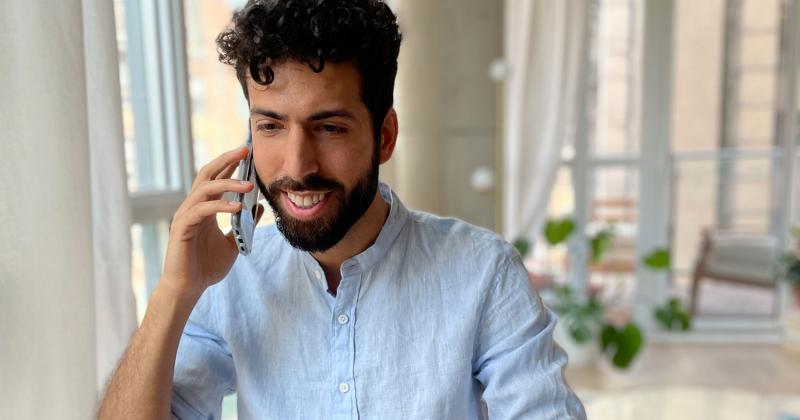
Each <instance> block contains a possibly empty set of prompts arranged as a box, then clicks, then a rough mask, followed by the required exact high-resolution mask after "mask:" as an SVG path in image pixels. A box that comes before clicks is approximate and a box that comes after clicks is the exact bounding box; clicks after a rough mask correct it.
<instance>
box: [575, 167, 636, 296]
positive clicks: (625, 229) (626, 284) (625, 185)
mask: <svg viewBox="0 0 800 420" xmlns="http://www.w3.org/2000/svg"><path fill="white" fill-rule="evenodd" d="M590 188H591V189H590V192H591V196H590V199H589V218H588V226H587V240H589V241H590V244H591V243H592V242H594V243H598V244H600V243H602V240H600V238H602V237H603V235H604V232H610V233H611V235H612V239H611V241H610V245H609V246H608V247H607V249H606V250H605V252H603V253H602V254H598V258H597V259H596V260H595V261H594V262H592V263H591V264H590V267H589V268H590V277H589V285H590V286H592V287H596V288H600V289H601V290H602V293H603V295H605V296H607V297H608V298H610V299H620V300H621V301H622V302H624V303H628V304H629V303H631V301H632V299H633V296H634V290H635V282H634V276H633V274H634V270H635V268H636V236H637V233H638V223H639V176H638V173H637V170H636V167H635V166H630V167H626V166H611V167H602V168H598V169H596V170H595V171H594V176H593V178H592V182H591V187H590ZM599 247H600V248H602V245H599ZM592 248H593V247H592V246H590V247H589V250H590V251H589V252H590V255H591V254H592ZM590 258H591V257H590Z"/></svg>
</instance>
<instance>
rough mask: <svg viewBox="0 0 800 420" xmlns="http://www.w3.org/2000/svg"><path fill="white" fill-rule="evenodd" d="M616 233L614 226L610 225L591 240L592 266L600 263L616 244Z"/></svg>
mask: <svg viewBox="0 0 800 420" xmlns="http://www.w3.org/2000/svg"><path fill="white" fill-rule="evenodd" d="M615 236H616V232H615V230H614V225H609V226H607V227H605V228H603V229H600V231H599V232H597V233H595V234H594V235H592V236H591V237H590V238H589V249H591V250H592V255H591V262H592V264H594V263H597V262H599V261H600V260H601V259H602V258H603V256H604V255H605V254H606V253H607V252H608V250H609V249H611V245H613V244H614V237H615Z"/></svg>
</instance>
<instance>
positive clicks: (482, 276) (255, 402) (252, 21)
mask: <svg viewBox="0 0 800 420" xmlns="http://www.w3.org/2000/svg"><path fill="white" fill-rule="evenodd" d="M400 39H401V37H400V34H399V31H398V27H397V24H396V18H395V16H394V14H393V13H392V12H391V11H390V10H389V8H388V7H387V6H386V5H384V4H383V3H381V2H379V1H378V0H331V1H324V0H300V1H278V0H267V1H250V2H249V3H248V4H247V5H246V6H245V7H244V8H243V9H242V10H241V11H240V12H238V13H236V14H235V15H234V18H233V24H232V26H231V28H230V29H229V30H227V31H226V32H224V33H222V34H221V35H220V36H219V37H218V46H219V51H220V59H221V60H222V61H223V62H225V63H227V64H231V65H233V66H234V67H235V69H236V74H237V76H238V78H239V80H240V81H241V83H242V88H243V91H244V94H245V97H246V98H247V100H248V104H249V107H250V117H251V118H250V124H251V131H252V136H253V156H254V162H255V166H256V170H257V173H258V179H259V181H258V188H260V189H261V192H262V193H263V194H264V196H266V197H267V200H268V201H269V203H270V206H271V207H272V209H273V211H274V213H275V216H276V224H275V225H274V226H271V227H268V228H264V229H260V230H258V231H257V233H256V236H255V241H254V250H253V252H252V253H251V255H249V256H247V257H239V258H237V249H236V246H235V243H234V241H233V239H232V236H231V235H230V234H227V235H226V234H223V233H222V232H221V231H220V229H219V227H218V226H217V224H216V218H215V217H216V215H217V214H218V213H233V212H236V211H238V210H239V208H240V207H239V205H238V204H235V203H230V202H227V201H224V200H222V199H221V197H222V194H223V193H224V192H235V193H238V192H246V191H250V190H251V189H252V188H255V187H256V186H254V185H251V184H249V183H242V182H240V181H236V180H231V179H229V178H230V176H231V174H232V173H233V172H234V171H235V169H236V167H237V165H238V162H239V161H240V160H241V159H243V158H244V157H245V156H246V153H247V151H246V149H237V150H233V151H231V152H228V153H226V154H223V155H222V156H220V157H218V158H217V159H215V160H213V161H212V162H211V163H209V164H208V165H206V166H205V167H204V168H203V169H202V170H200V171H199V173H198V175H197V179H196V180H195V182H194V185H193V187H192V190H191V192H190V193H189V195H188V197H187V198H186V201H184V202H183V204H182V205H181V206H180V208H179V209H178V210H177V212H176V213H175V217H174V219H173V221H172V227H171V231H170V238H169V245H168V250H167V256H166V260H165V266H164V272H163V275H162V279H161V281H160V283H159V285H158V287H157V288H156V290H155V291H154V292H153V296H152V297H151V300H150V304H149V306H148V309H147V314H146V316H145V318H144V321H143V323H142V326H141V328H140V329H139V331H138V332H137V333H136V335H135V337H134V338H133V340H132V343H131V345H130V348H129V349H128V351H127V353H126V355H125V357H124V358H123V360H122V362H121V364H120V367H119V369H118V370H117V372H116V373H115V375H114V378H113V379H112V382H111V384H110V385H109V388H108V391H107V394H106V397H105V399H104V402H103V405H102V407H101V410H100V414H99V417H100V418H103V419H112V418H114V419H118V418H124V419H134V418H142V419H155V418H169V417H170V414H171V415H172V416H173V418H180V419H218V418H219V417H220V405H221V400H222V398H223V396H224V395H226V394H230V393H233V392H237V393H238V413H239V418H242V419H251V418H258V419H261V418H264V419H356V418H361V419H476V418H480V416H481V408H480V400H481V399H484V400H485V401H486V403H487V405H488V413H489V416H490V418H492V419H495V418H496V419H519V418H537V419H538V418H542V419H556V418H559V419H561V418H585V414H584V412H583V407H582V406H581V404H580V402H579V401H578V399H577V398H576V396H575V394H574V393H573V392H572V391H571V390H570V389H569V387H568V386H567V385H566V383H565V382H564V378H563V368H564V366H565V364H566V357H565V355H564V353H563V351H562V350H561V349H559V348H558V347H557V346H556V345H555V344H554V343H553V340H552V332H553V327H554V325H555V318H554V316H553V314H552V313H551V312H550V311H548V310H547V309H546V308H545V307H544V306H543V305H542V303H541V300H540V299H539V297H538V296H537V295H536V293H535V291H533V289H532V288H531V286H530V285H529V283H528V280H527V275H526V272H525V269H524V267H523V266H522V264H521V262H520V258H519V255H518V254H516V252H515V251H514V250H513V248H512V247H511V246H509V245H508V244H507V243H505V242H504V241H502V240H501V239H499V238H498V237H497V236H496V235H494V234H492V233H491V232H488V231H486V230H483V229H479V228H476V227H473V226H470V225H467V224H466V223H464V222H461V221H458V220H454V219H444V218H439V217H436V216H432V215H429V214H425V213H420V212H415V211H410V210H408V209H406V208H405V207H404V206H403V204H402V203H401V202H400V200H399V198H398V197H397V196H396V195H395V194H393V193H392V192H391V190H390V189H389V188H388V186H386V185H383V184H379V182H378V166H379V165H380V164H382V163H384V162H386V161H388V160H389V158H390V157H391V156H392V151H393V150H394V147H395V141H396V139H397V115H396V113H395V111H394V109H392V91H393V88H394V78H395V74H396V71H397V55H398V51H399V47H400Z"/></svg>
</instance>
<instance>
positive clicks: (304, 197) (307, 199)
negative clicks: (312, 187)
mask: <svg viewBox="0 0 800 420" xmlns="http://www.w3.org/2000/svg"><path fill="white" fill-rule="evenodd" d="M284 192H285V193H286V197H287V198H288V199H289V201H291V203H292V204H294V205H295V206H297V207H298V208H300V209H304V210H306V209H311V208H313V207H314V206H316V205H317V204H319V203H320V201H322V200H324V199H325V197H326V196H327V195H328V192H321V193H304V194H295V193H292V192H289V191H284Z"/></svg>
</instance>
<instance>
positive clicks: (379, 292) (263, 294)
mask: <svg viewBox="0 0 800 420" xmlns="http://www.w3.org/2000/svg"><path fill="white" fill-rule="evenodd" d="M380 191H381V194H382V196H383V198H384V199H385V200H386V201H387V202H388V203H389V204H390V205H391V210H390V212H389V216H388V218H387V220H386V223H385V224H384V226H383V228H382V230H381V232H380V234H379V235H378V238H377V240H376V241H375V244H374V245H372V246H370V247H369V248H368V249H367V250H365V251H364V252H362V253H361V254H359V255H356V256H355V257H353V258H350V259H348V260H347V261H345V262H344V264H343V265H342V268H341V275H342V280H341V283H340V284H339V288H338V290H337V294H336V296H333V295H332V294H331V293H330V292H328V287H327V282H326V280H325V275H324V273H323V271H322V268H321V267H320V265H319V264H318V263H317V261H316V260H315V259H314V258H313V257H312V256H311V255H310V254H309V253H307V252H303V251H300V250H297V249H295V248H292V247H291V246H290V245H289V244H288V242H286V240H285V239H284V237H283V235H281V233H280V232H279V231H278V230H277V229H276V228H275V226H270V227H267V228H262V229H259V230H258V231H257V232H256V237H255V242H254V250H253V252H252V253H251V255H249V256H247V257H242V256H239V258H238V259H237V260H236V263H235V264H234V266H233V268H232V269H231V271H230V273H229V274H228V276H227V277H226V278H225V279H224V280H223V281H222V282H220V283H219V284H217V285H214V286H212V287H210V288H209V289H207V290H206V292H205V293H204V294H203V296H202V297H201V299H200V301H199V302H198V304H197V306H196V307H195V308H194V311H193V312H192V315H191V317H190V319H189V322H188V323H187V325H186V328H185V330H184V333H183V336H182V338H181V341H180V346H179V348H178V357H177V360H176V364H175V376H174V387H173V395H172V412H173V416H174V417H175V418H178V419H219V417H220V410H221V401H222V398H223V396H225V395H227V394H231V393H233V392H237V393H238V395H237V401H238V415H239V418H240V419H280V420H289V419H314V420H316V419H364V420H367V419H370V420H372V419H375V420H390V419H403V420H409V419H413V420H416V419H431V420H434V419H435V420H445V419H453V420H464V419H480V418H482V412H481V406H480V400H481V398H482V399H484V400H485V401H486V403H487V405H488V411H489V418H490V419H584V418H585V417H586V415H585V413H584V410H583V406H582V405H581V403H580V401H579V400H578V398H577V397H576V396H575V394H574V393H573V392H572V390H571V389H570V388H569V387H568V386H567V384H566V383H565V381H564V375H563V370H564V367H565V365H566V363H567V358H566V356H565V354H564V352H563V350H561V348H559V347H558V346H556V345H555V343H554V342H553V338H552V334H553V328H554V327H555V323H556V319H555V316H554V315H553V313H552V312H551V311H550V310H548V309H547V308H545V307H544V306H543V305H542V301H541V300H540V298H539V296H538V295H537V294H536V292H535V291H534V289H533V288H532V287H531V285H530V283H529V281H528V277H527V274H526V271H525V268H524V267H523V265H522V262H521V260H520V257H519V254H517V252H516V251H515V250H514V249H513V247H511V246H510V245H509V244H508V243H507V242H505V241H503V240H502V239H500V238H499V237H498V236H497V235H495V234H494V233H492V232H489V231H487V230H484V229H480V228H477V227H474V226H471V225H469V224H466V223H464V222H462V221H459V220H456V219H447V218H440V217H436V216H433V215H430V214H426V213H421V212H416V211H409V210H407V209H406V208H405V207H404V206H403V204H402V203H401V202H400V200H399V199H398V198H397V196H396V195H394V194H393V193H392V192H391V191H390V190H389V188H388V187H387V186H386V185H385V184H381V186H380Z"/></svg>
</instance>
